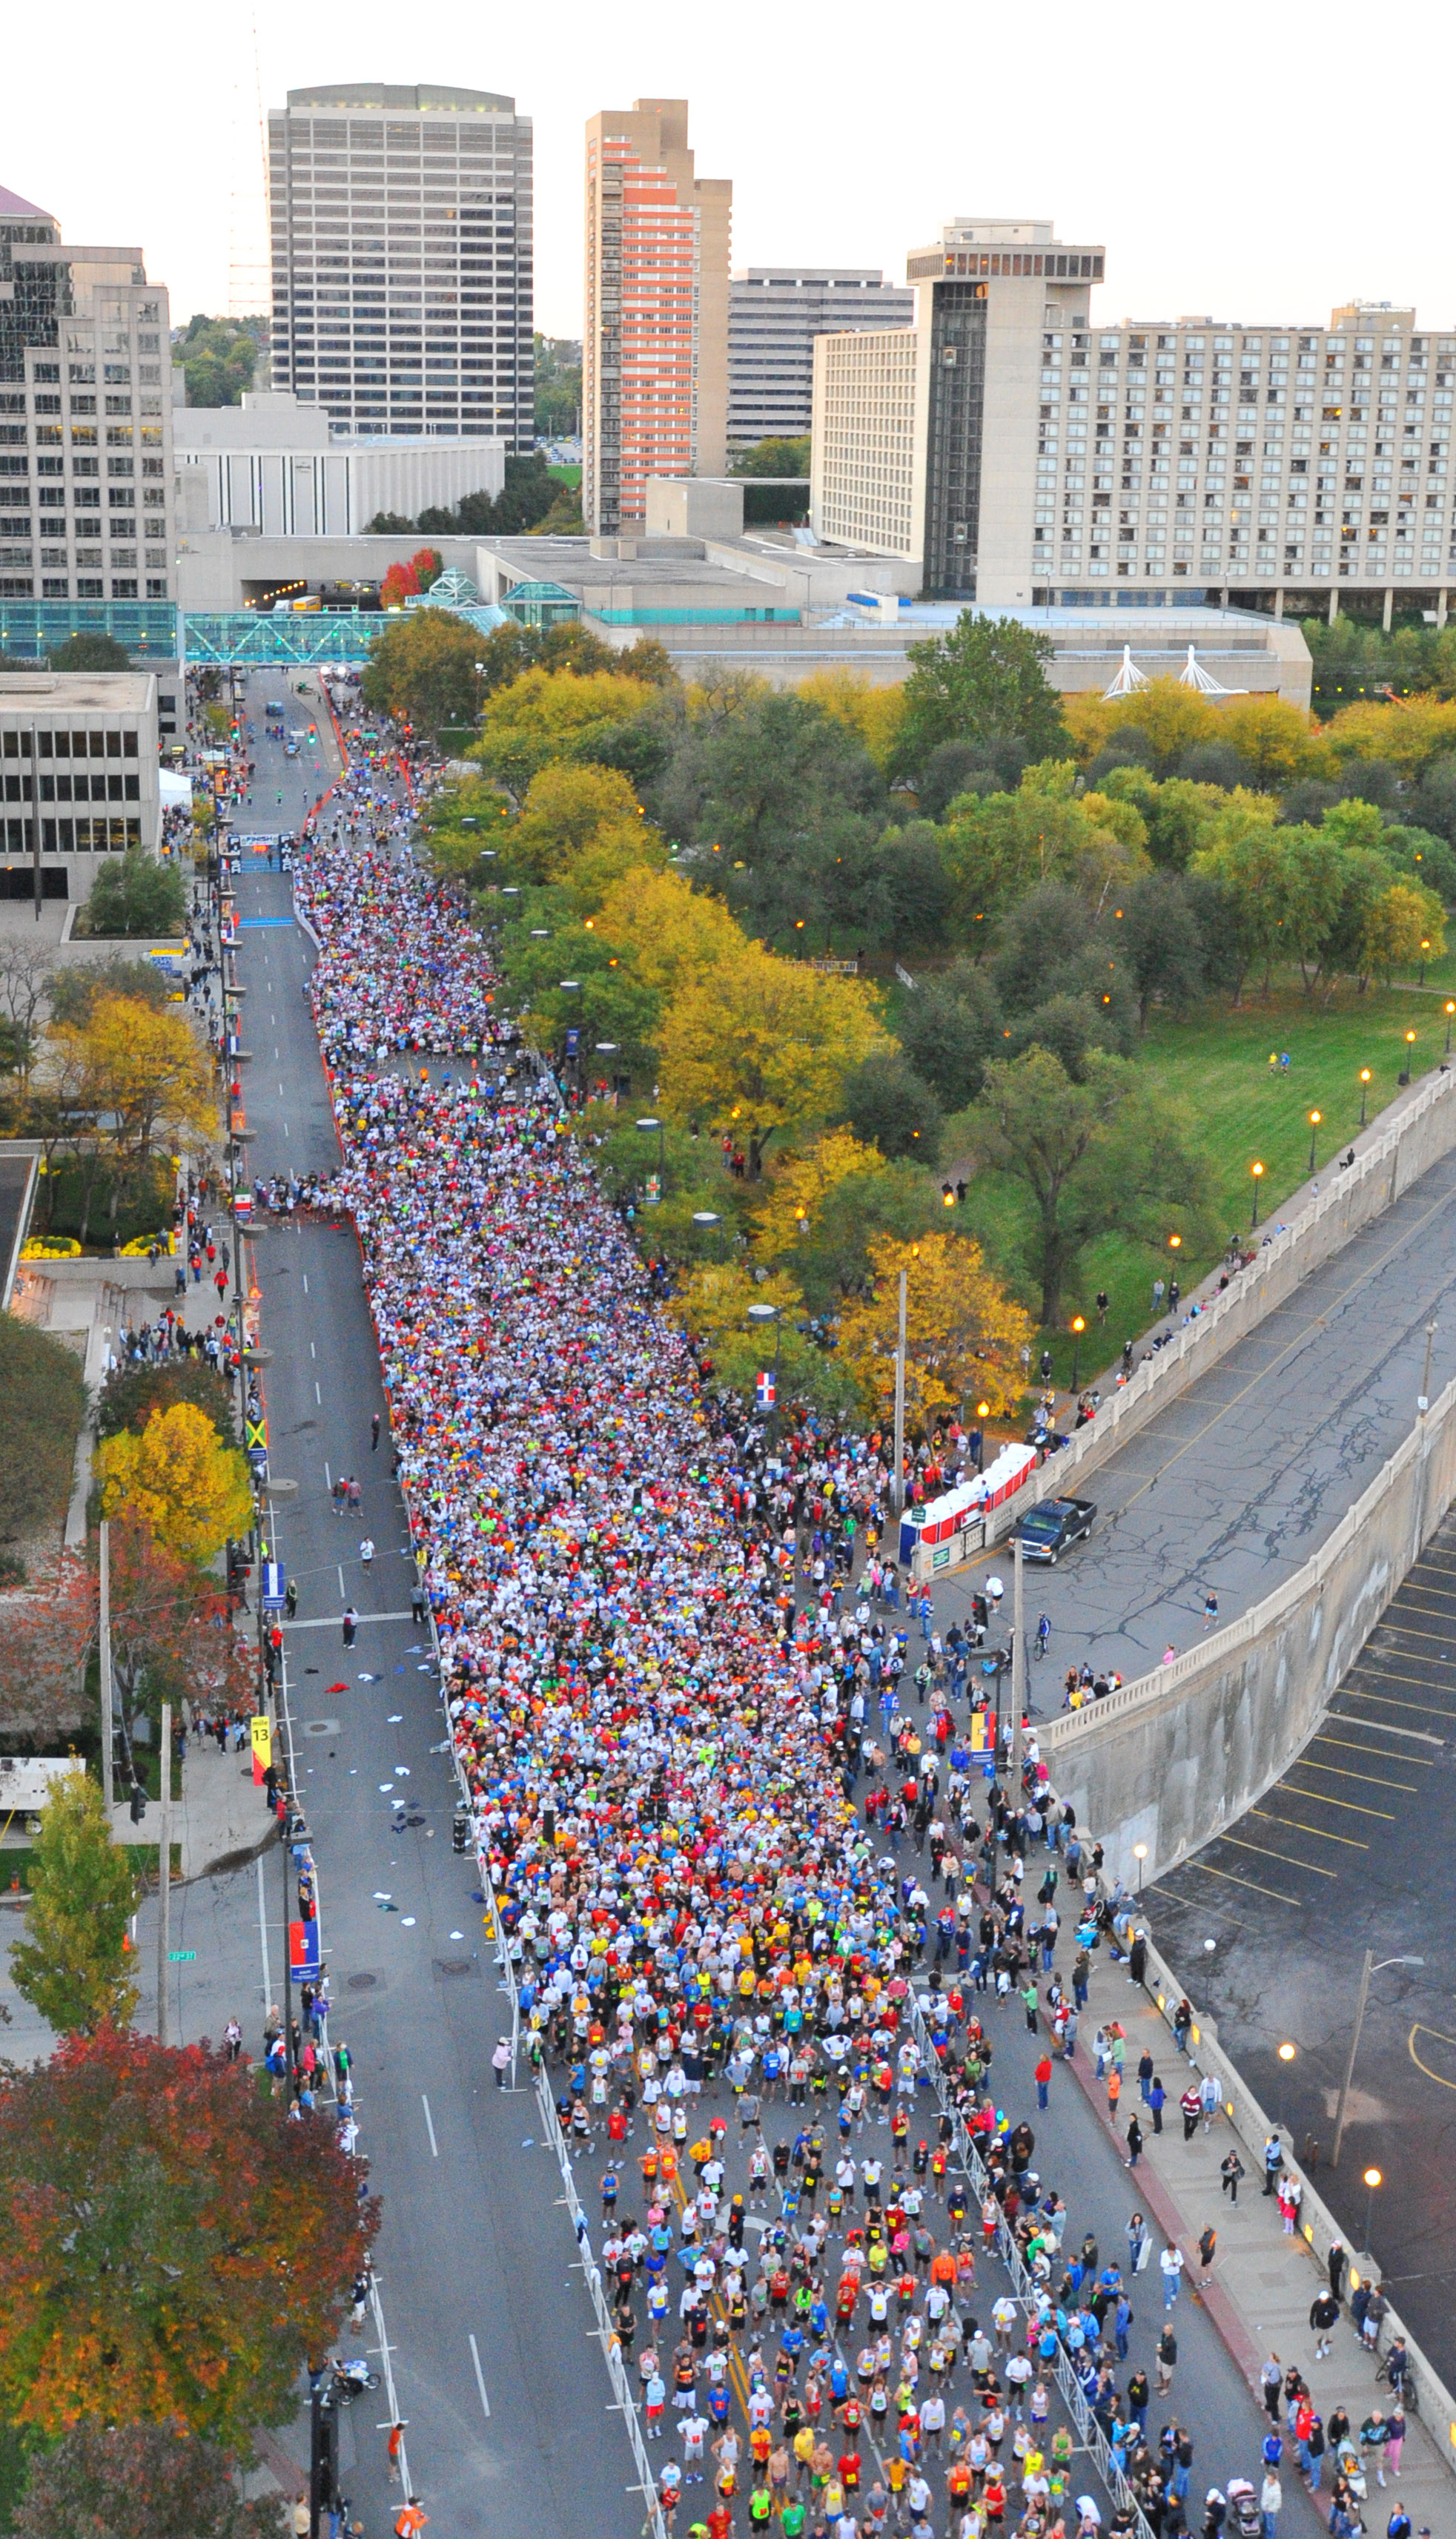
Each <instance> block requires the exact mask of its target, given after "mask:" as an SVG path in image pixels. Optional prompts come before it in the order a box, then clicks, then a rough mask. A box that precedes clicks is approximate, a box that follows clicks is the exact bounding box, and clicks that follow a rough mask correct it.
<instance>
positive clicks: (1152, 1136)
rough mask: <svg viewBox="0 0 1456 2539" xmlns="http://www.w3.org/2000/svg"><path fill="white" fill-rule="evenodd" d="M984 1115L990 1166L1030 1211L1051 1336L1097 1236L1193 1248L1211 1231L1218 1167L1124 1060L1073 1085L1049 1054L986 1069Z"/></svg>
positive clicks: (1031, 1244) (1100, 1066)
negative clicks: (1015, 1185)
mask: <svg viewBox="0 0 1456 2539" xmlns="http://www.w3.org/2000/svg"><path fill="white" fill-rule="evenodd" d="M975 1116H976V1126H977V1132H978V1137H979V1143H980V1148H981V1152H982V1154H983V1156H984V1159H985V1161H986V1162H987V1163H988V1164H990V1165H991V1166H993V1167H994V1168H995V1169H997V1170H998V1171H1001V1172H1004V1173H1008V1174H1010V1175H1011V1176H1012V1178H1013V1179H1014V1180H1015V1181H1018V1182H1020V1183H1021V1184H1022V1186H1023V1188H1024V1189H1025V1190H1026V1193H1027V1194H1028V1196H1029V1199H1030V1201H1031V1214H1030V1224H1029V1232H1028V1238H1027V1244H1026V1254H1027V1267H1028V1269H1029V1270H1030V1271H1031V1273H1032V1275H1033V1277H1034V1278H1035V1281H1036V1285H1037V1287H1038V1289H1039V1291H1040V1299H1041V1305H1040V1319H1041V1322H1042V1325H1043V1327H1044V1328H1050V1327H1052V1326H1053V1325H1056V1324H1058V1323H1059V1322H1060V1321H1061V1319H1062V1300H1063V1297H1064V1295H1065V1293H1066V1290H1067V1288H1068V1286H1069V1285H1070V1284H1071V1283H1072V1282H1073V1281H1074V1280H1075V1278H1076V1275H1077V1270H1078V1265H1079V1262H1080V1259H1081V1255H1082V1253H1083V1252H1084V1251H1085V1249H1086V1248H1087V1246H1088V1245H1089V1244H1090V1243H1093V1242H1095V1241H1096V1240H1097V1238H1098V1237H1099V1236H1101V1235H1104V1234H1112V1233H1121V1234H1125V1235H1129V1236H1132V1237H1134V1238H1135V1239H1141V1240H1143V1241H1146V1242H1147V1243H1149V1244H1150V1245H1151V1246H1153V1247H1155V1248H1158V1249H1159V1250H1160V1249H1161V1247H1162V1246H1163V1245H1164V1244H1165V1243H1166V1241H1167V1237H1168V1234H1169V1233H1170V1232H1174V1233H1181V1234H1182V1235H1183V1239H1184V1242H1185V1244H1186V1243H1188V1242H1189V1240H1190V1237H1192V1236H1196V1235H1202V1234H1203V1233H1204V1231H1205V1226H1204V1222H1203V1211H1204V1208H1205V1206H1206V1202H1207V1195H1208V1190H1209V1174H1208V1166H1207V1163H1206V1161H1205V1159H1204V1157H1203V1156H1202V1155H1201V1154H1200V1153H1199V1152H1198V1150H1197V1148H1196V1147H1195V1146H1194V1145H1193V1143H1192V1139H1191V1132H1190V1128H1189V1124H1188V1122H1187V1121H1186V1119H1185V1117H1184V1115H1183V1114H1182V1112H1181V1111H1180V1110H1179V1109H1178V1108H1177V1106H1175V1105H1174V1104H1172V1103H1169V1102H1168V1101H1167V1100H1166V1099H1165V1097H1163V1096H1160V1095H1155V1094H1153V1093H1151V1092H1150V1091H1149V1090H1148V1089H1147V1088H1146V1087H1145V1086H1143V1085H1142V1084H1140V1083H1139V1081H1138V1078H1137V1075H1136V1072H1135V1070H1134V1069H1133V1068H1132V1067H1131V1066H1130V1065H1128V1064H1126V1062H1125V1061H1123V1060H1121V1059H1116V1058H1108V1057H1105V1056H1102V1055H1101V1054H1100V1053H1098V1054H1094V1055H1093V1057H1092V1059H1091V1060H1090V1062H1089V1064H1088V1067H1087V1072H1086V1076H1085V1079H1084V1081H1083V1082H1081V1083H1075V1082H1074V1081H1073V1079H1072V1077H1071V1076H1070V1075H1069V1074H1068V1072H1067V1070H1066V1068H1065V1067H1064V1066H1063V1065H1062V1064H1061V1063H1060V1061H1059V1060H1058V1059H1056V1058H1054V1057H1053V1056H1052V1055H1051V1053H1050V1052H1049V1051H1047V1050H1044V1049H1039V1048H1032V1049H1028V1050H1026V1052H1025V1054H1024V1055H1023V1056H1022V1057H1020V1058H1017V1059H1012V1060H1007V1061H1004V1062H1000V1063H998V1064H995V1065H993V1066H991V1067H988V1069H987V1071H986V1090H985V1095H984V1097H983V1099H982V1101H981V1103H980V1104H979V1105H978V1107H977V1113H976V1115H975Z"/></svg>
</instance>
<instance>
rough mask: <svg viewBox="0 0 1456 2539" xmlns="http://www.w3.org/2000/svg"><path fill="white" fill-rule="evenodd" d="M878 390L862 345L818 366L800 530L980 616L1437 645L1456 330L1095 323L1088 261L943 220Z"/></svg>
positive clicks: (1354, 322) (1183, 321)
mask: <svg viewBox="0 0 1456 2539" xmlns="http://www.w3.org/2000/svg"><path fill="white" fill-rule="evenodd" d="M908 274H909V278H910V280H911V282H912V283H913V284H914V285H915V287H916V304H917V306H916V321H915V324H914V326H913V328H911V329H909V330H908V331H907V334H906V337H905V339H904V343H903V346H902V350H901V363H900V367H899V368H897V369H896V370H895V372H894V375H893V384H892V382H891V380H890V378H889V377H888V376H887V374H886V371H885V369H884V367H883V363H884V360H885V358H886V357H883V356H882V363H881V365H880V366H877V365H876V364H875V363H874V362H873V361H871V360H870V359H869V358H868V356H867V353H866V350H865V339H863V338H859V337H853V336H847V335H840V336H822V337H820V338H819V339H818V340H817V342H816V345H815V426H814V432H815V446H814V458H813V487H812V495H811V513H810V516H811V520H812V523H813V526H814V528H815V530H816V532H817V533H818V534H819V536H820V537H822V538H824V539H826V540H828V541H830V542H832V543H835V544H837V543H839V542H841V541H844V542H855V543H858V544H860V545H863V546H873V548H874V550H875V552H877V553H881V554H885V555H888V556H894V557H896V558H899V559H902V560H905V561H910V562H918V564H919V565H920V568H921V576H922V587H923V589H924V591H925V592H926V594H927V596H929V597H932V598H940V599H965V600H971V599H973V600H975V601H976V602H977V603H978V604H979V605H981V606H983V607H989V608H1000V607H1007V606H1012V607H1021V606H1058V607H1086V606H1096V605H1099V604H1100V605H1108V604H1116V605H1121V606H1155V607H1159V606H1160V607H1178V606H1186V605H1187V604H1188V603H1189V601H1190V599H1191V600H1193V601H1195V602H1202V601H1204V600H1210V601H1217V602H1219V603H1220V604H1222V605H1224V606H1225V607H1226V606H1228V605H1229V604H1230V603H1231V604H1233V605H1235V606H1254V607H1263V608H1267V607H1270V606H1272V607H1273V609H1274V610H1275V612H1276V614H1280V615H1282V614H1283V613H1284V610H1285V609H1286V607H1289V608H1290V609H1291V610H1292V611H1295V612H1297V613H1301V614H1303V613H1307V612H1308V611H1310V610H1311V609H1312V608H1316V607H1324V608H1326V609H1327V610H1328V613H1329V614H1330V615H1331V616H1332V617H1333V616H1334V615H1335V614H1336V612H1337V610H1338V607H1339V605H1340V601H1341V597H1342V594H1345V595H1353V594H1354V593H1355V592H1357V591H1359V592H1362V593H1365V594H1373V595H1378V596H1379V597H1380V598H1381V600H1382V602H1383V613H1384V617H1385V622H1386V623H1387V624H1389V622H1390V618H1391V614H1392V611H1393V609H1394V607H1395V604H1396V602H1397V600H1399V601H1401V603H1402V604H1403V605H1412V604H1415V605H1420V606H1424V607H1426V608H1428V609H1430V610H1431V611H1433V613H1434V614H1435V615H1436V616H1437V617H1438V619H1439V620H1440V621H1441V622H1442V623H1444V620H1445V615H1446V607H1447V593H1448V589H1449V586H1450V583H1451V581H1452V579H1453V578H1456V523H1453V517H1452V512H1451V479H1450V438H1451V404H1452V393H1453V389H1456V326H1453V327H1451V328H1449V329H1448V330H1447V331H1446V332H1445V333H1436V334H1430V333H1426V332H1423V331H1422V330H1421V329H1420V328H1419V327H1418V324H1417V319H1416V312H1415V311H1414V310H1413V309H1399V308H1393V307H1389V306H1386V305H1385V304H1383V303H1382V304H1380V305H1378V306H1375V305H1369V304H1360V303H1353V304H1351V305H1349V306H1347V307H1344V308H1339V309H1336V310H1335V311H1334V313H1333V315H1332V317H1331V320H1330V323H1329V325H1328V326H1316V325H1311V324H1308V323H1305V324H1303V325H1299V324H1288V323H1287V324H1285V325H1283V326H1271V325H1268V324H1261V325H1259V326H1249V325H1246V324H1243V323H1239V322H1233V321H1227V322H1218V321H1216V320H1214V319H1213V318H1211V317H1182V318H1178V319H1162V320H1158V319H1146V320H1141V321H1134V320H1131V319H1128V320H1124V321H1123V322H1122V323H1121V324H1119V325H1113V326H1104V325H1102V324H1101V323H1100V322H1096V323H1094V322H1093V320H1092V315H1091V290H1092V285H1093V284H1095V283H1099V282H1101V281H1102V279H1103V275H1104V254H1103V249H1102V248H1101V247H1099V246H1094V247H1087V246H1070V245H1067V244H1064V243H1063V242H1062V241H1060V240H1057V239H1056V238H1055V237H1054V234H1053V230H1052V226H1051V224H1050V223H1049V222H1045V221H1023V222H1010V221H980V220H964V219H962V220H958V221H955V222H952V223H951V224H950V225H949V226H948V228H947V229H946V230H945V231H944V232H943V234H942V239H941V242H940V244H939V245H938V246H935V247H930V248H925V249H922V250H920V251H918V252H916V253H915V254H913V255H911V257H910V258H909V262H908Z"/></svg>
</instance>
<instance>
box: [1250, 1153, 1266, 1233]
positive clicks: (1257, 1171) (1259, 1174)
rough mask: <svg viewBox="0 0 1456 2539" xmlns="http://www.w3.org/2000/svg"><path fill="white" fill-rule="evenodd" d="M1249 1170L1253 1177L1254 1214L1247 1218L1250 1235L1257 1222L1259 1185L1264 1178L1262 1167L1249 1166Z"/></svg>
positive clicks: (1258, 1165) (1259, 1165)
mask: <svg viewBox="0 0 1456 2539" xmlns="http://www.w3.org/2000/svg"><path fill="white" fill-rule="evenodd" d="M1249 1170H1250V1172H1251V1173H1252V1174H1253V1176H1254V1212H1253V1215H1252V1216H1251V1217H1250V1218H1249V1231H1250V1232H1251V1233H1252V1231H1253V1229H1254V1227H1255V1226H1256V1225H1257V1224H1258V1222H1259V1184H1260V1182H1261V1181H1262V1180H1263V1178H1264V1167H1263V1165H1262V1164H1251V1165H1250V1166H1249Z"/></svg>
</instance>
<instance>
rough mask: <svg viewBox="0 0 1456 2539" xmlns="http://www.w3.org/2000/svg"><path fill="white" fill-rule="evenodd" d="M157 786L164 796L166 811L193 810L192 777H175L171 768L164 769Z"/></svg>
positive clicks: (163, 803) (163, 802)
mask: <svg viewBox="0 0 1456 2539" xmlns="http://www.w3.org/2000/svg"><path fill="white" fill-rule="evenodd" d="M157 784H158V789H159V791H160V792H161V795H162V807H163V809H164V811H179V810H181V811H190V810H191V808H192V779H191V777H190V776H174V775H173V773H172V771H171V769H170V768H169V767H164V768H163V769H162V770H161V772H160V774H159V776H158V779H157Z"/></svg>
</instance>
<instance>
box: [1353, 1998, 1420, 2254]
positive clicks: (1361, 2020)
mask: <svg viewBox="0 0 1456 2539" xmlns="http://www.w3.org/2000/svg"><path fill="white" fill-rule="evenodd" d="M1373 1955H1374V1952H1373V1950H1371V1949H1366V1951H1365V1962H1364V1964H1363V1965H1362V1966H1361V1968H1360V1979H1359V1999H1358V2001H1357V2004H1356V2009H1355V2033H1354V2035H1353V2036H1352V2037H1351V2040H1350V2054H1349V2057H1348V2059H1347V2061H1346V2065H1345V2078H1344V2080H1343V2081H1342V2082H1341V2084H1340V2096H1339V2100H1338V2102H1337V2104H1336V2108H1335V2142H1334V2148H1333V2150H1332V2151H1331V2153H1330V2166H1331V2168H1338V2167H1339V2165H1340V2145H1341V2143H1342V2142H1343V2141H1344V2139H1345V2111H1346V2107H1347V2105H1348V2103H1349V2098H1350V2085H1351V2083H1352V2082H1353V2081H1354V2079H1355V2058H1356V2056H1357V2054H1358V2052H1359V2032H1360V2029H1361V2028H1362V2027H1363V2025H1364V2024H1365V2003H1366V2001H1367V2000H1368V1998H1369V1991H1370V1977H1371V1975H1383V1974H1384V1972H1385V1969H1386V1967H1387V1966H1423V1965H1424V1963H1425V1959H1424V1958H1423V1957H1382V1958H1381V1960H1380V1963H1379V1964H1378V1966H1376V1965H1372V1964H1371V1963H1370V1959H1371V1957H1372V1956H1373ZM1378 2182H1379V2181H1378V2179H1377V2181H1376V2183H1377V2184H1378ZM1369 2237H1370V2233H1369V2228H1368V2225H1367V2226H1366V2230H1365V2243H1366V2245H1367V2246H1368V2244H1369Z"/></svg>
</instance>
